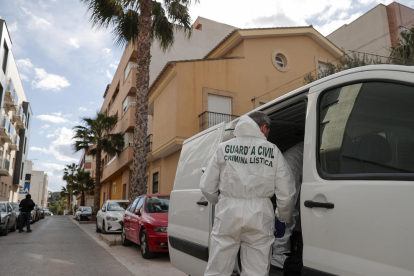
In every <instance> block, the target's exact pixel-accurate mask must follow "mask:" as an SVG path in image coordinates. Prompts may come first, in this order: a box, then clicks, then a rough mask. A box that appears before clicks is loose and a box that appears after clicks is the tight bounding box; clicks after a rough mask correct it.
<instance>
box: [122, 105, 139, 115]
mask: <svg viewBox="0 0 414 276" xmlns="http://www.w3.org/2000/svg"><path fill="white" fill-rule="evenodd" d="M135 104H136V103H135V102H132V103H129V104H127V105H126V106H125V107H124V110H123V112H122V116H124V115H125V113H126V112H127V111H128V109H129V108H130V107H131V106H135Z"/></svg>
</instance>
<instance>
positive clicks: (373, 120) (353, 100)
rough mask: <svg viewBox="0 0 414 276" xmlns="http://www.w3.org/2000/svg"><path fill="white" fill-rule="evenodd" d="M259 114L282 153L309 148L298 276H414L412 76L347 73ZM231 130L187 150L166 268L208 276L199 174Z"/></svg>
mask: <svg viewBox="0 0 414 276" xmlns="http://www.w3.org/2000/svg"><path fill="white" fill-rule="evenodd" d="M257 110H261V111H264V112H266V113H267V114H268V115H269V116H270V118H271V119H272V128H271V133H270V136H269V139H268V140H269V141H270V142H273V143H275V144H276V145H277V146H278V147H279V149H280V150H281V151H282V152H284V151H286V150H287V149H289V148H291V147H293V146H294V145H296V144H297V143H299V142H302V141H304V143H305V148H304V161H303V163H304V164H303V182H302V187H301V191H300V216H301V225H302V237H303V268H302V275H321V276H322V275H324V276H327V275H369V276H372V275H375V276H380V275H384V276H390V275H392V276H397V275H401V276H402V275H414V237H413V235H414V215H413V211H414V199H413V198H414V67H409V66H395V65H374V66H366V67H360V68H356V69H351V70H346V71H343V72H341V73H338V74H335V75H332V76H329V77H326V78H323V79H321V80H318V81H315V82H313V83H311V84H309V85H306V86H304V87H302V88H299V89H296V90H295V91H293V92H291V93H289V94H286V95H284V96H282V97H280V98H278V99H275V100H273V101H271V102H269V103H268V104H266V105H264V106H262V107H260V108H258V109H257ZM236 123H237V120H234V121H232V122H229V123H221V124H219V125H216V126H214V127H212V128H210V129H207V130H206V131H204V132H202V133H199V134H197V135H195V136H193V137H191V138H190V139H188V140H186V141H185V142H184V144H183V148H182V151H181V156H180V160H179V164H178V168H177V174H176V178H175V184H174V189H173V191H172V193H171V200H170V209H169V226H168V238H169V243H170V246H169V250H170V258H171V262H172V265H173V266H174V267H176V268H178V269H179V270H182V271H183V272H185V273H186V274H189V275H192V276H198V275H203V273H204V270H205V268H206V265H207V260H208V246H209V234H210V231H211V228H212V223H213V217H214V206H212V205H211V204H210V203H208V202H207V201H206V199H205V198H204V196H203V194H202V193H201V191H200V188H199V183H200V178H201V175H202V173H203V172H202V169H201V168H203V167H206V165H207V163H208V161H209V159H210V157H211V156H212V154H213V153H214V151H215V150H216V148H217V146H218V145H219V143H221V142H223V141H226V140H228V139H231V138H232V137H233V130H234V127H235V125H236ZM242 269H243V268H242Z"/></svg>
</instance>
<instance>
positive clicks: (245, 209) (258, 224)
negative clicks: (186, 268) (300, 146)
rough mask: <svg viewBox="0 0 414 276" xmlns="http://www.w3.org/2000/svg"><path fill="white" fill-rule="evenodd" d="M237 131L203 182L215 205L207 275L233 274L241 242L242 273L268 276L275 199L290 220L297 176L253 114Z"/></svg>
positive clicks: (281, 213) (281, 215) (220, 150)
mask: <svg viewBox="0 0 414 276" xmlns="http://www.w3.org/2000/svg"><path fill="white" fill-rule="evenodd" d="M234 135H235V136H236V138H234V139H231V140H229V141H227V142H225V143H221V144H220V146H219V148H218V149H217V151H216V152H215V154H214V156H213V158H212V159H211V160H210V162H209V164H208V166H207V168H206V171H205V173H204V174H203V176H202V178H201V182H200V188H201V191H202V192H203V194H204V196H205V197H206V198H207V200H208V201H209V202H210V203H212V204H216V207H215V219H214V225H213V229H212V232H211V236H210V238H211V240H210V251H209V260H208V264H207V268H206V271H205V273H204V275H220V276H226V275H231V274H232V272H233V268H234V265H235V260H236V258H237V253H238V251H239V248H240V247H241V250H240V252H241V256H240V257H241V262H242V274H241V275H242V276H244V275H246V276H247V275H249V276H261V275H263V276H264V275H268V273H269V268H270V250H271V246H272V244H273V241H274V239H275V238H274V236H273V229H274V225H275V211H273V206H272V203H271V201H270V198H271V197H272V196H273V194H275V193H276V197H277V199H276V202H277V208H276V217H277V218H278V219H279V220H280V221H281V222H285V223H286V222H289V219H290V217H291V214H292V211H293V208H294V204H293V196H294V195H295V181H294V178H293V175H292V172H291V170H290V168H289V166H287V163H286V161H285V159H284V157H283V155H282V154H281V152H280V151H279V149H278V148H277V147H276V146H275V145H274V144H272V143H270V142H268V141H267V140H266V137H265V136H264V134H263V133H262V132H261V131H260V129H259V126H258V125H257V124H256V122H254V121H253V120H252V119H251V118H250V117H248V116H243V117H241V118H240V120H239V122H238V123H237V125H236V128H235V131H234ZM219 191H220V195H219Z"/></svg>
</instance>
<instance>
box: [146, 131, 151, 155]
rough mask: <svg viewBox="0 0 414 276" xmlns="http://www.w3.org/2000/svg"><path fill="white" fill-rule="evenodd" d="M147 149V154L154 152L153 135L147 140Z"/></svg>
mask: <svg viewBox="0 0 414 276" xmlns="http://www.w3.org/2000/svg"><path fill="white" fill-rule="evenodd" d="M145 148H146V150H147V154H148V153H150V152H151V151H152V134H150V135H148V136H147V139H146V140H145Z"/></svg>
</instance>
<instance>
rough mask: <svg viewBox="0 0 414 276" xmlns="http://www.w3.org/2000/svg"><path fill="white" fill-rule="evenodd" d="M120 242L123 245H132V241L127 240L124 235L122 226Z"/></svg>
mask: <svg viewBox="0 0 414 276" xmlns="http://www.w3.org/2000/svg"><path fill="white" fill-rule="evenodd" d="M121 243H122V245H123V246H131V245H132V242H131V241H130V240H128V239H127V237H126V235H125V229H124V227H122V233H121Z"/></svg>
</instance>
